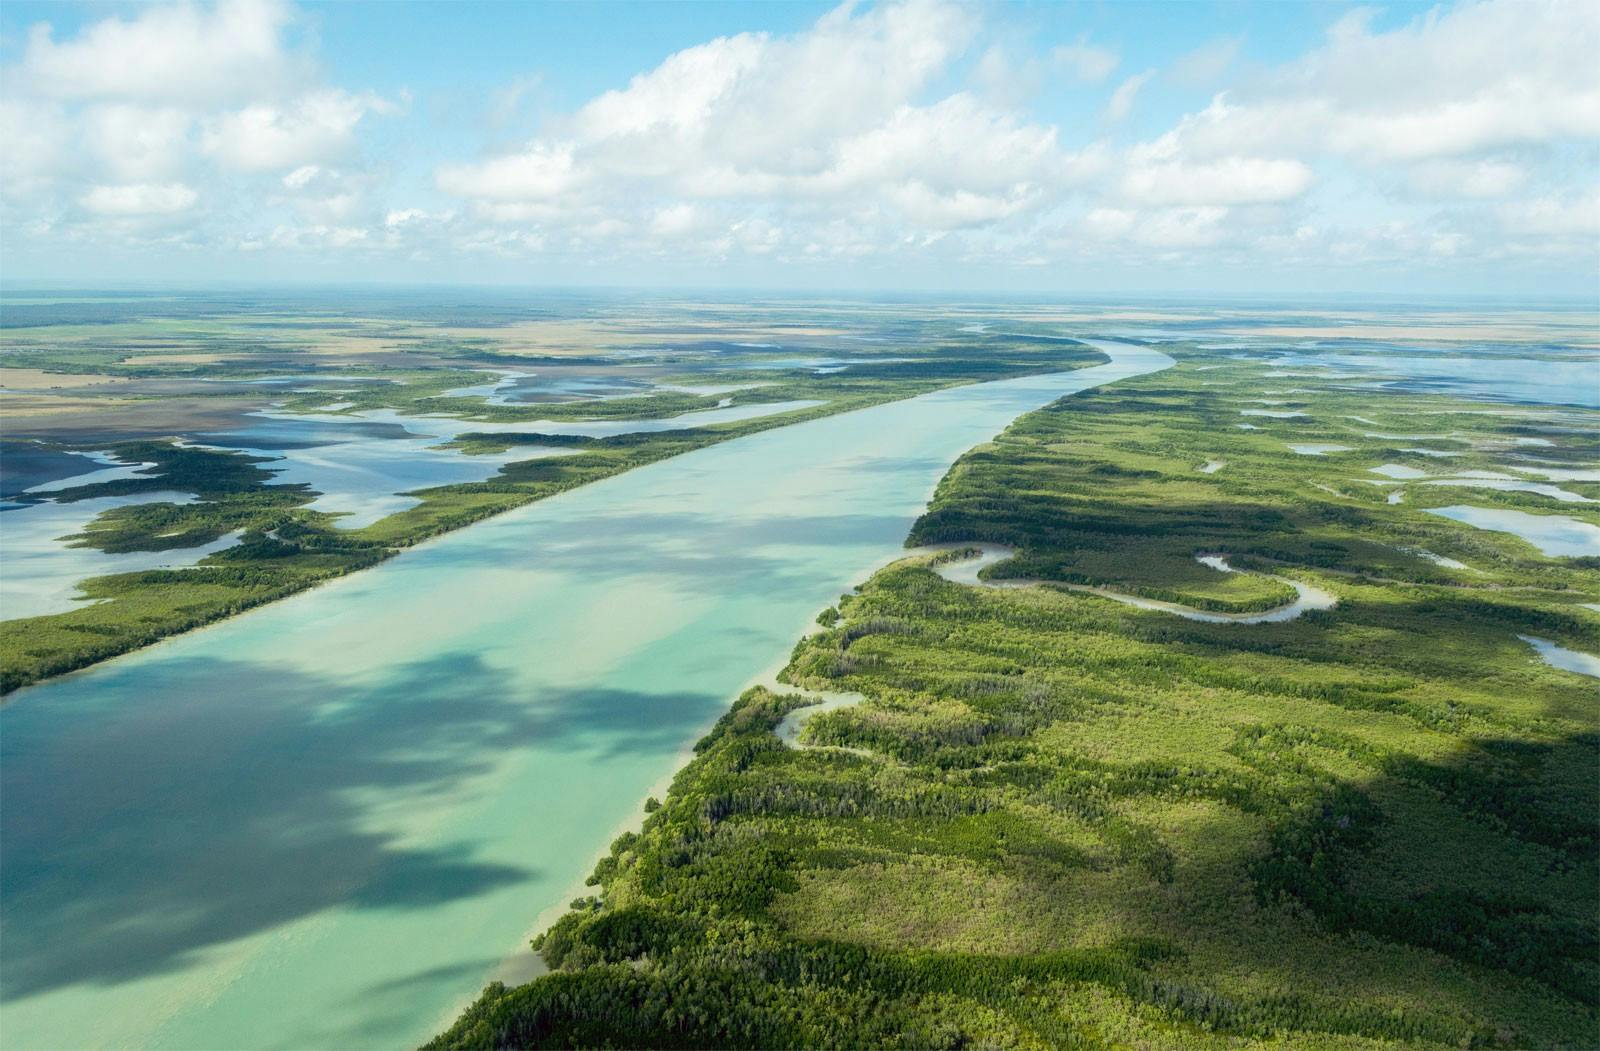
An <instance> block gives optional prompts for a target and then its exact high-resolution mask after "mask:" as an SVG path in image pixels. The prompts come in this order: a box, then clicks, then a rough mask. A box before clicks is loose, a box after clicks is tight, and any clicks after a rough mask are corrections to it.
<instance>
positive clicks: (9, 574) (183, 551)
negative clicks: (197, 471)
mask: <svg viewBox="0 0 1600 1051" xmlns="http://www.w3.org/2000/svg"><path fill="white" fill-rule="evenodd" d="M192 499H193V497H191V496H190V495H189V494H188V493H175V492H155V493H139V494H137V495H135V496H107V497H97V498H95V499H92V500H79V501H77V502H75V503H70V504H58V503H54V502H46V503H38V504H25V505H21V506H15V505H13V506H11V507H9V508H8V509H6V510H4V511H0V620H12V619H15V618H17V617H42V616H44V615H46V614H48V613H66V612H68V611H70V610H73V609H76V608H78V607H79V606H81V605H82V604H83V600H82V596H81V593H80V592H79V590H78V583H79V582H80V581H83V580H87V579H88V578H90V577H99V576H106V575H108V574H111V573H135V572H139V571H141V570H146V569H174V568H177V567H180V566H192V565H194V564H195V563H196V562H198V561H200V560H201V559H202V558H204V557H206V556H207V555H209V554H212V553H213V552H216V551H221V550H222V549H223V548H226V547H231V546H233V545H234V544H236V543H238V540H239V538H238V536H237V535H235V534H229V535H227V536H224V537H219V538H217V539H216V540H214V541H212V542H211V543H209V544H204V545H201V546H199V547H189V548H180V549H177V550H170V551H128V552H121V553H117V554H110V553H108V552H105V551H99V550H97V549H95V548H92V547H68V546H67V545H66V544H64V543H62V538H63V537H66V536H70V535H72V534H74V533H81V532H83V530H84V528H85V527H87V526H88V524H89V523H90V522H92V521H94V520H95V518H97V517H98V516H99V515H100V513H101V512H102V511H107V510H110V509H111V508H113V507H127V506H129V505H131V504H156V503H164V502H167V503H177V504H181V503H186V502H188V501H190V500H192Z"/></svg>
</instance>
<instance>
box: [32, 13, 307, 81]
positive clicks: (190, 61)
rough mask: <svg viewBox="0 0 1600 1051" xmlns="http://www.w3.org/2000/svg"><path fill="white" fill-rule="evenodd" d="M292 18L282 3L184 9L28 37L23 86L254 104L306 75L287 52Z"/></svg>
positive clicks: (41, 29) (39, 29)
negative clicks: (60, 37)
mask: <svg viewBox="0 0 1600 1051" xmlns="http://www.w3.org/2000/svg"><path fill="white" fill-rule="evenodd" d="M292 17H293V12H292V10H291V9H290V8H289V7H288V5H287V4H284V3H281V2H279V0H221V2H219V3H218V4H216V6H214V7H211V8H206V7H202V6H200V5H198V4H195V3H177V4H168V5H160V6H152V7H148V8H145V9H143V10H142V11H140V12H139V14H138V15H137V16H136V17H134V18H132V19H130V20H127V21H124V20H123V19H120V18H107V19H105V20H103V21H100V22H97V23H95V24H93V25H91V26H90V27H89V28H87V29H85V30H84V31H83V32H82V33H80V34H79V35H78V36H77V37H76V38H75V39H73V40H69V41H64V42H60V43H58V42H57V41H56V40H55V39H54V36H53V35H52V33H51V30H50V27H49V26H48V25H44V24H41V25H37V26H34V27H33V29H32V30H31V31H30V33H29V34H28V44H27V49H26V51H25V53H24V55H23V58H22V63H21V69H20V70H19V71H18V73H17V79H18V81H19V82H21V83H24V84H26V85H27V86H28V88H29V90H30V91H32V92H34V93H37V94H39V95H44V96H52V97H57V98H74V99H122V100H138V101H145V102H167V103H185V104H208V103H211V102H214V101H215V100H219V99H221V100H227V99H240V98H247V97H249V96H250V95H253V94H257V93H259V92H261V91H262V90H263V89H264V88H265V89H270V88H273V87H276V86H278V85H281V84H283V83H285V82H287V81H289V80H291V79H293V78H294V77H295V76H297V75H299V73H300V69H301V62H300V60H299V59H297V58H296V57H295V56H293V55H291V54H290V53H289V52H288V51H287V50H286V49H285V47H284V41H283V37H284V32H285V30H286V29H287V27H288V25H289V23H290V21H291V20H292Z"/></svg>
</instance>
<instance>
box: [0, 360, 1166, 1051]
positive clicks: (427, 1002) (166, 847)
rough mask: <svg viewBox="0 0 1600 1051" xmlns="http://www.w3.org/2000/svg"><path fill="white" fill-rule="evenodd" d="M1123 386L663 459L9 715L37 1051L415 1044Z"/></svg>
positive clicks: (92, 674)
mask: <svg viewBox="0 0 1600 1051" xmlns="http://www.w3.org/2000/svg"><path fill="white" fill-rule="evenodd" d="M1096 345H1097V346H1099V347H1101V349H1103V350H1104V351H1105V352H1106V353H1107V355H1108V356H1109V357H1110V359H1111V361H1110V363H1109V364H1106V365H1102V366H1098V367H1094V368H1088V369H1081V370H1077V371H1073V372H1065V373H1056V374H1051V375H1047V376H1035V377H1028V378H1023V379H1016V380H1008V381H1002V382H997V383H990V384H982V385H973V386H967V387H961V388H954V389H951V390H945V391H940V392H937V393H934V394H929V395H925V396H923V397H920V398H915V399H910V400H907V401H902V402H896V403H893V404H889V405H882V406H877V407H874V408H871V409H867V410H862V411H859V412H853V413H848V414H844V415H839V416H834V417H829V418H827V419H822V420H815V421H812V422H808V423H804V424H798V425H795V426H791V427H785V428H780V429H776V430H772V431H767V432H764V433H761V434H757V435H752V436H750V437H747V438H742V439H739V440H736V441H731V442H727V443H724V444H721V445H717V446H714V447H711V448H707V449H702V450H699V451H697V452H693V453H690V454H687V455H684V456H680V457H677V458H674V459H672V460H667V461H663V462H661V463H657V464H653V465H650V466H648V467H644V468H640V469H638V470H636V471H633V472H630V473H628V474H625V475H621V476H618V477H616V478H611V479H607V480H605V481H602V482H598V483H595V484H593V485H590V486H586V487H584V488H581V489H578V490H574V491H572V492H569V493H565V494H562V495H561V496H558V497H555V498H552V499H549V500H546V501H543V502H540V503H537V504H534V505H531V506H529V507H526V508H523V509H520V510H518V511H515V512H512V513H510V514H507V515H503V516H501V517H499V518H495V519H492V520H490V521H487V522H483V523H480V524H478V525H476V526H473V527H471V528H469V529H466V530H463V531H460V532H458V533H453V534H450V535H447V536H444V537H441V538H439V539H437V540H435V541H433V542H430V543H428V544H425V545H422V546H419V547H417V548H414V549H412V550H410V551H407V552H406V553H404V554H402V555H401V556H399V557H397V558H395V559H393V560H391V561H389V562H387V563H385V564H383V565H381V566H379V567H376V568H374V569H372V570H368V571H366V572H362V573H358V574H355V575H353V576H350V577H346V578H342V579H340V580H337V581H334V582H332V583H330V584H327V585H325V586H323V587H320V588H318V589H316V590H314V591H311V592H307V593H304V594H302V595H298V596H295V597H293V598H290V599H287V600H285V601H283V602H279V603H276V604H274V605H272V606H268V607H265V608H263V609H260V610H257V611H255V612H253V613H250V614H247V615H244V616H241V617H238V618H236V619H234V620H231V621H227V622H224V623H222V624H219V625H216V626H214V627H212V628H209V629H206V630H203V631H199V632H195V633H193V634H190V635H186V636H183V637H180V638H177V639H174V640H172V641H170V642H168V643H165V644H162V645H159V646H155V647H152V648H151V649H148V650H145V651H143V652H140V653H137V654H134V655H131V656H129V657H127V658H124V659H121V660H117V661H113V662H110V663H108V664H105V665H102V666H100V667H98V668H94V669H91V670H89V671H87V672H84V673H80V674H76V675H71V676H67V677H65V678H62V679H59V680H56V681H53V682H49V683H45V684H43V685H41V686H38V687H35V688H32V689H28V690H25V691H22V692H20V693H19V694H18V695H16V696H15V698H14V699H13V700H12V702H11V703H10V704H8V705H7V706H6V707H5V708H4V709H0V752H3V760H0V778H3V785H0V789H3V793H4V795H3V798H4V802H5V808H6V820H5V837H4V843H3V844H0V846H3V850H4V859H5V863H4V867H3V869H0V883H3V888H0V906H3V910H4V911H3V922H4V941H5V967H4V970H3V972H0V1010H3V1012H4V1033H5V1043H6V1046H7V1048H11V1049H24V1048H39V1047H83V1046H106V1045H115V1046H119V1047H150V1046H159V1047H196V1048H198V1047H206V1048H215V1047H230V1048H245V1047H285V1048H289V1047H294V1048H304V1047H338V1048H359V1047H384V1048H394V1047H403V1046H413V1045H415V1044H416V1043H418V1042H420V1041H421V1040H424V1039H426V1038H427V1037H428V1036H429V1035H431V1034H432V1033H433V1032H434V1031H436V1029H437V1028H439V1027H441V1026H442V1025H444V1024H445V1023H446V1022H447V1021H448V1019H449V1018H450V1016H451V1015H452V1014H453V1013H454V1012H455V1011H456V1010H458V1009H459V1008H460V1007H461V1006H463V1005H464V1004H465V1002H467V1001H468V1000H470V999H471V998H472V997H473V996H474V995H475V994H476V992H477V990H478V989H479V987H480V986H481V985H482V984H483V982H484V981H486V980H487V979H488V978H490V977H491V976H493V975H494V974H495V973H496V972H497V971H498V970H499V969H500V968H502V967H503V966H505V961H507V960H517V961H526V960H527V959H529V958H530V957H531V954H530V953H528V951H527V946H526V939H527V936H528V934H530V933H531V931H532V929H533V928H534V927H536V926H538V925H539V923H540V922H541V914H543V915H544V917H545V918H546V919H547V918H549V917H551V916H553V915H555V914H556V912H557V911H558V910H560V909H561V908H563V907H564V906H565V903H566V901H567V899H569V898H570V897H572V896H573V894H574V893H575V892H576V891H577V890H578V888H579V886H580V885H581V881H582V878H583V876H585V875H586V874H587V873H588V871H589V870H590V868H591V867H592V865H593V862H594V860H595V858H596V856H597V855H598V854H599V853H600V852H601V851H602V850H604V849H605V848H606V846H607V845H608V844H609V842H610V840H611V839H612V838H613V837H614V836H615V835H616V833H617V832H618V831H619V829H620V828H621V827H623V826H625V825H628V824H631V823H634V822H635V821H636V820H637V819H638V817H639V805H640V802H641V801H642V800H643V799H644V797H645V796H646V794H648V793H649V792H651V791H652V790H656V791H659V789H660V786H661V784H662V782H663V780H664V779H665V778H666V777H668V776H669V775H670V774H671V772H672V771H673V770H674V769H675V768H676V767H677V765H678V764H679V763H680V762H681V760H682V758H683V755H684V751H685V749H686V747H687V746H688V745H689V744H690V743H692V742H693V741H694V740H695V738H696V737H697V736H699V735H700V734H701V733H702V732H703V731H704V730H705V729H706V728H707V727H709V725H710V724H711V723H712V722H713V721H714V720H715V719H716V718H717V716H718V715H719V714H720V713H721V712H722V711H723V710H724V709H725V708H726V706H727V705H728V703H729V702H730V701H731V699H732V698H733V697H734V696H736V695H737V693H738V692H739V690H740V688H741V687H742V686H743V685H745V684H746V683H749V682H750V681H752V680H753V679H755V678H756V677H757V676H758V675H759V674H760V673H761V671H762V669H764V668H770V667H771V666H772V665H773V663H774V662H775V661H778V660H781V658H782V657H783V655H784V654H785V653H787V652H788V649H789V647H790V646H791V645H792V643H793V641H794V639H795V637H796V636H797V635H799V634H800V633H801V632H802V631H804V630H805V628H806V625H807V624H808V623H809V622H810V621H811V619H812V618H813V617H814V616H815V614H816V613H817V611H818V610H820V609H822V608H824V607H826V606H828V605H830V604H831V603H832V602H834V601H835V600H836V598H837V596H838V595H839V593H840V592H841V591H842V590H844V589H845V588H847V587H848V586H850V585H851V584H853V583H856V582H859V581H860V580H862V579H864V578H865V577H866V575H867V574H868V573H869V572H870V571H871V570H873V569H874V568H875V567H877V566H880V565H883V564H884V563H886V562H889V561H890V560H892V559H894V558H896V557H899V556H900V555H901V553H902V551H901V544H902V542H903V541H904V538H905V535H906V533H907V531H908V529H909V527H910V525H911V523H912V521H913V520H914V518H915V516H916V515H917V514H918V512H919V511H920V510H921V509H922V507H923V506H924V504H925V502H926V500H927V498H928V496H929V495H930V493H931V492H932V489H933V486H934V484H935V483H936V482H937V481H938V479H939V478H940V476H941V475H942V474H943V473H944V472H945V470H946V469H947V467H948V466H949V464H950V463H951V462H952V461H953V460H954V459H955V458H956V457H957V456H959V455H960V454H961V453H962V452H963V451H965V450H966V449H967V448H969V447H971V446H972V445H974V444H976V443H978V442H980V441H983V440H985V439H987V438H989V437H991V436H992V435H993V434H994V433H995V432H997V431H998V430H1000V429H1001V428H1002V427H1004V426H1005V425H1006V424H1007V423H1008V422H1010V420H1011V419H1013V418H1014V417H1015V416H1017V415H1018V414H1020V413H1022V412H1026V411H1029V410H1031V409H1034V408H1037V407H1039V406H1041V405H1044V404H1047V403H1049V402H1050V401H1053V400H1054V399H1056V398H1058V397H1060V396H1062V395H1065V394H1070V393H1074V392H1076V391H1080V390H1084V389H1087V388H1090V387H1094V386H1098V385H1101V384H1105V383H1109V382H1112V381H1114V380H1117V379H1122V378H1126V377H1129V376H1135V375H1140V374H1143V373H1148V372H1152V371H1155V370H1158V369H1162V368H1165V367H1167V366H1168V365H1170V364H1171V360H1170V359H1169V358H1167V357H1166V356H1165V355H1163V354H1161V353H1159V352H1157V351H1154V350H1151V349H1148V348H1144V347H1138V346H1133V345H1128V344H1113V343H1100V344H1096Z"/></svg>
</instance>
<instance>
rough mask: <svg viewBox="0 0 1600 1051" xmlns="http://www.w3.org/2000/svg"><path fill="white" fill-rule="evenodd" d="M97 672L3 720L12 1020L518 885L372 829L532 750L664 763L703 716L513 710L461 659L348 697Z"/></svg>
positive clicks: (178, 664)
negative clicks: (42, 1005) (306, 928)
mask: <svg viewBox="0 0 1600 1051" xmlns="http://www.w3.org/2000/svg"><path fill="white" fill-rule="evenodd" d="M107 671H113V669H107ZM114 672H115V673H114V674H103V675H99V676H95V677H92V678H90V677H81V678H74V679H72V680H67V681H64V682H63V684H61V685H62V686H64V687H67V688H66V689H64V690H61V691H59V692H52V691H51V690H50V689H44V690H41V691H38V692H37V693H34V694H31V695H30V696H28V697H26V698H23V699H22V703H19V704H14V705H11V706H9V707H8V708H6V709H4V710H3V711H0V720H3V726H4V734H3V737H0V741H3V744H4V749H5V758H4V763H3V764H0V778H3V785H0V788H3V796H0V798H3V800H4V814H3V822H0V824H3V829H4V832H3V842H0V850H3V856H4V865H3V867H0V910H3V917H4V936H5V966H4V969H3V973H0V996H3V998H4V999H7V1000H12V999H17V998H21V997H24V996H29V995H33V994H37V993H40V992H44V991H48V990H50V989H54V988H60V987H64V986H69V985H74V984H82V983H90V984H101V985H114V984H117V983H121V982H126V981H131V980H134V979H138V978H142V977H146V976H149V975H152V974H160V973H164V972H170V971H174V970H180V969H183V968H186V967H189V966H193V965H195V964H196V963H197V961H198V958H199V956H200V954H202V953H204V952H205V951H207V950H208V949H210V948H213V947H215V946H218V945H221V944H223V943H226V942H229V941H232V940H235V939H238V938H242V937H246V936H249V935H252V934H257V933H259V932H262V931H266V930H270V929H272V928H274V927H278V926H281V925H283V924H286V923H290V922H292V921H294V920H297V919H300V918H302V917H306V916H309V915H312V914H315V913H317V912H320V911H323V910H326V909H329V908H334V907H346V908H357V909H386V910H419V909H428V908H433V907H436V906H438V905H441V904H444V903H447V902H451V901H456V900H462V899H469V898H472V897H474V896H477V895H481V894H485V893H489V892H492V891H496V890H499V889H503V888H505V887H507V886H510V885H516V884H519V883H526V882H529V881H531V880H534V879H536V878H538V876H539V873H538V872H537V871H536V870H535V869H533V868H530V867H525V866H514V865H506V864H502V863H491V862H486V861H481V860H476V859H475V857H474V854H475V849H474V845H473V844H472V843H471V842H468V841H465V840H463V841H456V842H448V841H433V842H428V843H425V844H423V845H418V844H416V842H415V841H414V840H409V839H408V840H406V841H405V842H402V840H401V835H400V834H399V833H398V832H395V831H390V830H388V829H390V827H391V826H392V824H393V823H394V818H395V815H400V814H403V813H404V812H405V810H406V808H407V807H414V808H426V807H432V806H453V805H457V804H459V803H470V801H471V798H472V796H473V794H474V793H475V792H476V791H478V790H480V789H479V788H476V787H475V786H474V778H477V777H481V776H482V775H485V774H487V773H489V772H491V771H492V770H493V769H494V767H495V765H496V763H497V762H499V761H500V760H501V759H502V758H503V757H504V756H505V755H506V754H507V753H508V752H512V751H515V750H518V749H523V748H527V747H530V746H533V745H538V746H541V747H551V746H554V747H558V748H565V749H587V750H594V751H595V752H596V754H598V755H602V756H603V755H607V754H617V753H625V752H628V751H630V750H650V751H658V752H663V753H666V754H670V753H671V752H672V751H673V750H675V749H676V748H678V747H680V746H681V745H682V743H683V742H684V740H685V739H686V738H687V737H688V736H690V735H691V734H692V733H693V732H694V729H695V727H697V726H699V725H701V724H703V722H704V721H705V719H706V715H707V712H708V711H710V710H711V707H709V706H714V705H715V703H716V699H714V698H709V697H706V696H701V695H694V694H640V693H635V692H629V691H620V690H576V691H569V692H566V693H552V694H550V695H540V696H528V691H527V689H526V687H523V688H521V693H520V695H519V690H518V687H517V686H516V685H515V684H514V683H513V682H512V681H511V680H510V678H509V677H508V675H507V674H506V673H505V672H503V671H498V670H496V669H494V668H491V667H490V666H488V665H487V664H485V663H484V662H483V661H482V660H480V659H479V658H477V657H476V656H472V655H467V654H446V655H443V656H440V657H438V658H434V659H429V660H425V661H418V662H414V663H412V664H409V665H405V666H401V667H398V668H394V669H391V670H390V671H389V672H388V673H387V674H385V675H383V676H382V677H381V679H380V680H378V681H375V682H374V684H372V685H362V686H359V687H356V688H351V687H349V686H348V685H346V684H344V683H342V682H341V681H340V680H339V679H337V678H334V677H331V676H330V677H322V676H318V675H309V674H305V673H303V672H299V671H295V670H289V669H286V668H284V667H278V666H268V665H264V664H259V663H248V662H235V661H226V660H220V659H216V658H195V657H183V658H176V659H166V660H160V661H152V662H147V663H144V664H140V665H126V666H121V667H118V668H116V669H114ZM380 810H381V812H380ZM386 817H387V818H388V819H387V820H386ZM399 820H402V821H403V817H402V818H400V819H399ZM446 827H448V826H446ZM446 834H447V835H448V833H446Z"/></svg>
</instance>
